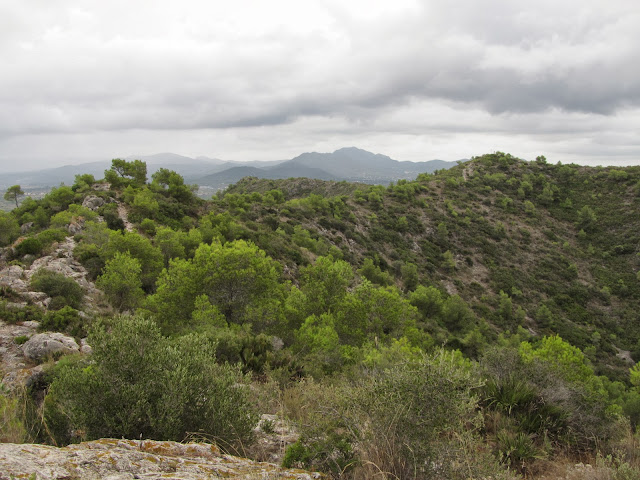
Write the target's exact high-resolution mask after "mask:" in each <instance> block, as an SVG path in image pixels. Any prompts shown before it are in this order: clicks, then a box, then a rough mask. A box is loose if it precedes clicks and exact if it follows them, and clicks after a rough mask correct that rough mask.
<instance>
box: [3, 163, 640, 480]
mask: <svg viewBox="0 0 640 480" xmlns="http://www.w3.org/2000/svg"><path fill="white" fill-rule="evenodd" d="M639 207H640V167H627V168H613V167H609V168H590V167H582V166H578V165H560V164H557V165H552V164H550V163H547V161H546V159H545V158H544V157H538V159H537V160H536V161H535V162H525V161H523V160H519V159H517V158H515V157H512V156H511V155H509V154H504V153H500V152H498V153H494V154H488V155H484V156H481V157H476V158H473V159H471V160H470V161H469V162H465V163H461V164H460V165H458V166H456V167H453V168H451V169H449V170H446V171H445V170H443V171H439V172H435V173H433V174H426V173H425V174H420V175H419V176H418V177H417V179H416V180H414V181H405V180H401V181H398V182H397V183H395V184H391V185H389V186H388V187H385V186H379V185H365V184H358V183H347V182H333V181H321V180H310V179H306V178H294V179H287V180H264V179H256V178H245V179H243V180H241V181H240V182H238V183H237V184H235V185H232V186H231V187H229V188H228V189H226V190H225V191H223V192H220V193H219V194H217V195H216V196H214V198H213V199H211V200H208V201H204V200H202V199H199V198H198V197H197V196H196V195H195V194H194V189H193V188H192V187H190V186H189V185H186V184H185V183H184V180H183V178H182V177H181V176H180V175H178V174H176V173H175V172H173V171H170V170H167V169H160V170H158V171H157V172H156V173H154V174H153V175H152V177H151V179H150V180H149V179H148V178H147V171H146V164H145V163H144V162H141V161H133V162H127V161H123V160H114V161H113V166H112V168H111V169H110V170H107V171H106V172H105V179H104V180H100V181H96V179H95V178H93V177H92V176H91V175H79V176H77V177H76V182H75V183H74V185H73V186H71V187H66V186H61V187H59V188H56V189H53V190H52V191H51V192H50V193H49V194H48V195H47V196H46V197H45V198H43V199H42V200H37V201H36V200H32V199H30V198H26V199H24V200H22V201H21V203H20V205H19V206H18V207H17V208H15V209H14V210H13V211H11V212H10V213H8V214H4V213H0V246H4V247H5V248H4V250H3V253H2V260H1V262H2V264H0V268H5V267H9V266H14V267H15V266H17V267H20V268H23V269H24V271H25V272H27V271H29V272H30V270H28V269H29V268H30V266H31V265H32V264H33V263H34V261H36V259H38V258H39V257H43V256H45V255H49V254H51V252H52V251H54V249H55V248H56V245H57V244H58V243H59V242H62V241H65V239H68V237H73V238H72V240H67V241H73V245H74V248H73V257H74V258H75V260H76V261H77V262H79V263H80V264H81V265H82V266H83V267H84V268H85V269H86V271H87V272H88V278H89V280H91V281H93V282H95V286H97V287H98V289H99V290H100V291H101V292H102V293H101V294H100V295H98V297H96V296H95V295H94V296H92V297H87V296H86V294H87V293H88V292H87V291H86V289H85V291H84V292H83V291H82V287H80V286H79V285H78V284H77V283H76V282H74V281H72V280H69V279H64V280H63V279H60V278H57V279H56V278H52V276H53V275H54V274H52V273H46V272H40V273H33V275H32V274H31V272H30V273H29V282H30V287H31V289H32V290H37V291H41V292H44V293H46V295H45V296H48V297H49V298H50V300H48V301H47V303H46V305H45V304H43V303H42V302H40V303H38V302H34V301H33V300H32V297H33V296H32V297H26V296H25V295H23V294H22V293H21V292H17V291H15V290H13V289H12V288H10V287H8V286H4V287H2V286H0V294H1V295H2V297H4V300H3V301H2V302H1V303H0V319H2V320H4V321H5V322H8V323H19V322H24V321H28V320H37V321H39V322H40V327H39V328H40V329H41V330H56V331H60V332H63V333H66V334H69V335H71V336H74V337H76V338H77V339H78V340H80V339H81V338H84V337H86V336H87V335H88V343H89V344H90V345H91V347H92V348H93V353H91V354H88V355H69V356H66V357H64V359H63V360H61V361H59V362H58V363H56V364H54V363H50V364H49V365H48V366H47V367H45V369H44V374H43V375H41V376H40V377H39V379H38V381H37V382H32V383H31V384H30V385H29V386H28V388H27V389H26V392H24V393H23V394H22V395H20V394H18V393H16V392H13V393H7V394H3V399H2V400H0V401H2V402H4V403H3V404H4V405H5V406H6V407H5V410H6V411H7V412H10V413H11V412H13V413H11V415H12V416H11V415H9V416H10V417H11V418H10V419H9V420H6V425H11V428H12V429H13V430H12V431H13V432H17V433H15V435H18V436H20V437H21V439H22V440H25V441H26V440H29V441H40V442H49V443H56V444H66V443H69V442H77V441H81V440H86V439H96V438H101V437H116V438H120V437H123V436H124V437H126V438H138V437H139V436H140V435H143V436H144V437H145V438H152V439H159V440H161V439H172V440H178V441H181V440H184V439H185V438H186V437H188V436H190V435H193V434H194V433H197V434H198V435H202V436H203V437H204V438H214V439H216V440H217V441H218V442H219V443H220V445H221V446H222V447H223V448H227V449H228V450H229V451H234V452H236V453H237V452H243V453H246V452H250V450H249V445H250V444H251V443H252V441H253V440H254V439H255V432H254V431H253V427H254V426H255V424H256V422H257V421H258V420H257V419H258V417H257V414H258V413H278V414H279V415H281V416H283V417H286V418H288V419H289V420H290V421H291V422H293V423H294V424H296V425H298V428H299V429H300V438H299V440H298V441H297V442H295V443H292V444H291V445H289V446H288V448H287V449H286V453H285V455H284V465H285V466H287V467H291V466H300V467H304V468H310V469H319V470H321V471H324V472H326V473H327V474H329V475H332V476H334V477H336V478H338V477H340V478H373V476H374V475H377V474H381V475H383V476H382V477H381V478H487V477H488V476H493V477H492V478H510V477H512V476H517V475H528V476H539V475H544V474H548V472H550V471H552V470H553V468H559V467H558V465H559V464H561V463H562V461H564V460H563V459H569V460H567V461H566V463H572V462H573V463H577V462H578V461H591V462H592V463H593V465H594V470H593V471H594V472H596V473H597V472H600V474H601V475H602V476H601V477H594V478H637V477H623V476H622V475H624V474H626V473H625V472H631V474H633V475H638V474H640V473H639V472H640V470H638V464H639V462H640V459H639V458H638V456H639V454H638V450H637V446H638V434H637V433H635V432H636V431H637V428H638V427H637V426H638V423H639V422H640V366H639V365H640V364H638V362H639V361H640V318H639V315H638V312H639V311H640V208H639ZM25 275H26V274H25ZM0 276H1V275H0ZM78 289H80V292H79V293H78V292H77V290H78ZM74 292H75V293H74ZM83 295H84V296H83ZM42 307H44V308H42ZM24 340H26V339H23V340H21V341H24ZM242 384H247V385H250V386H248V387H247V388H243V387H242ZM263 427H264V426H263ZM2 428H3V427H2V425H0V435H2V434H3V431H2ZM4 428H5V430H7V428H8V427H4ZM634 472H635V473H634ZM605 475H612V476H609V477H606V476H605ZM616 475H620V476H616ZM571 478H574V477H571ZM575 478H580V477H579V476H576V477H575Z"/></svg>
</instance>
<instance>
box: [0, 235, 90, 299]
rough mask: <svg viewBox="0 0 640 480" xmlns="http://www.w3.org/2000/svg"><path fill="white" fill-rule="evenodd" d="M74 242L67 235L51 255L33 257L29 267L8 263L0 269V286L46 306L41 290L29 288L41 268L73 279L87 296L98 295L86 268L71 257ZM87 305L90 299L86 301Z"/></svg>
mask: <svg viewBox="0 0 640 480" xmlns="http://www.w3.org/2000/svg"><path fill="white" fill-rule="evenodd" d="M75 246H76V242H75V240H74V239H73V237H67V238H65V239H64V241H62V242H60V243H59V244H57V246H56V248H55V250H54V251H53V253H52V254H51V255H45V256H43V257H40V258H37V259H35V260H34V261H33V262H32V263H31V266H30V267H29V268H22V267H20V266H18V265H10V266H7V267H6V268H4V269H2V270H0V287H9V288H10V289H11V290H13V291H14V292H15V293H17V294H18V295H20V296H22V297H23V298H24V299H25V300H26V301H30V302H32V303H34V304H36V305H39V306H40V307H42V308H46V307H47V305H48V301H49V299H48V298H47V296H46V295H44V296H43V294H42V293H41V292H33V291H30V290H29V280H30V279H31V277H32V276H33V275H34V274H35V273H36V272H37V271H38V270H40V269H41V268H44V269H46V270H51V271H53V272H56V273H60V274H62V275H64V276H65V277H68V278H72V279H74V280H75V281H76V282H77V283H78V285H80V286H81V287H82V288H83V289H84V291H85V293H86V294H87V295H88V296H90V297H91V296H96V295H99V291H98V289H97V288H96V286H95V284H94V283H93V282H91V281H89V280H88V279H87V270H86V269H85V268H84V267H83V266H82V265H81V264H80V262H78V261H77V260H76V259H75V258H73V249H74V248H75ZM86 303H87V304H88V305H90V304H91V301H88V302H86Z"/></svg>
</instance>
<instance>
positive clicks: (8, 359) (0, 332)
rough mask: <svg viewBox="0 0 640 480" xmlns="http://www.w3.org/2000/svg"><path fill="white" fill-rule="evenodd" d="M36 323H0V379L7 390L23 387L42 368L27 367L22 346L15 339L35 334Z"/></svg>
mask: <svg viewBox="0 0 640 480" xmlns="http://www.w3.org/2000/svg"><path fill="white" fill-rule="evenodd" d="M37 328H38V322H22V325H9V324H6V323H4V322H2V321H0V372H2V374H3V377H2V378H0V383H2V384H3V385H4V386H5V387H7V388H10V389H11V388H14V387H16V386H18V385H24V384H25V382H26V381H27V379H28V378H29V377H31V376H32V375H33V374H34V373H37V371H39V370H41V369H42V367H41V366H38V367H33V368H32V366H31V365H28V363H29V362H28V361H27V359H26V358H25V356H24V353H23V351H22V347H23V345H19V344H18V343H17V342H16V339H17V338H21V337H22V338H27V337H30V336H32V335H33V334H35V332H36V329H37Z"/></svg>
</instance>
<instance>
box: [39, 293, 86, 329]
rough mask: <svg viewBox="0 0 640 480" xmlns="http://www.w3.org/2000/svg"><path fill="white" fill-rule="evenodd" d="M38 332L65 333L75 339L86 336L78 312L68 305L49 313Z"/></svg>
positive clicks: (43, 318)
mask: <svg viewBox="0 0 640 480" xmlns="http://www.w3.org/2000/svg"><path fill="white" fill-rule="evenodd" d="M57 298H61V297H57ZM38 330H40V331H42V332H46V331H52V332H64V333H69V334H71V335H73V336H74V337H83V336H85V334H86V332H85V330H84V325H83V324H82V319H81V318H80V315H79V314H78V311H77V310H76V309H75V308H72V307H70V306H68V305H67V306H64V307H62V308H61V309H60V310H57V311H49V312H47V313H46V314H45V315H44V317H42V321H41V322H40V326H39V327H38Z"/></svg>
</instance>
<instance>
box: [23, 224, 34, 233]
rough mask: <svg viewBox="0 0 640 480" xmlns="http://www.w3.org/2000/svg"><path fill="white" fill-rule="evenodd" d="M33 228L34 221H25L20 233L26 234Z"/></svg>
mask: <svg viewBox="0 0 640 480" xmlns="http://www.w3.org/2000/svg"><path fill="white" fill-rule="evenodd" d="M32 228H33V222H27V223H23V224H22V226H21V227H20V234H21V235H24V234H26V233H27V232H28V231H29V230H31V229H32Z"/></svg>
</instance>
